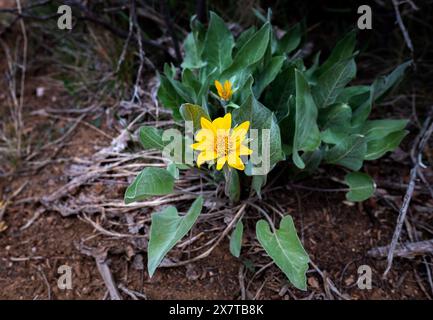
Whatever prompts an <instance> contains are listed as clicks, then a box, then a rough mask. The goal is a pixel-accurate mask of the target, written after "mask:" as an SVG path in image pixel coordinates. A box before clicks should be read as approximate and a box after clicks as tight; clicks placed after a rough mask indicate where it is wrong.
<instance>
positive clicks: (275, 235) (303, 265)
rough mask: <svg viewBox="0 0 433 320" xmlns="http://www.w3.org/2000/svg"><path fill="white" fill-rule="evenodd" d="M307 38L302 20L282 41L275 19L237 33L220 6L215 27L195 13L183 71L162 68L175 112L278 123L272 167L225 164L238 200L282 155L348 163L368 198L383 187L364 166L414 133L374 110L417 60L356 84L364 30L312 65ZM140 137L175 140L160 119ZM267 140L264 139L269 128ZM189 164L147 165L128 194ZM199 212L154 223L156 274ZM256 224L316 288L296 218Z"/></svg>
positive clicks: (164, 99)
mask: <svg viewBox="0 0 433 320" xmlns="http://www.w3.org/2000/svg"><path fill="white" fill-rule="evenodd" d="M302 36H303V32H302V27H301V25H299V24H298V25H295V26H294V27H293V28H291V29H290V30H289V31H288V32H286V33H285V34H284V35H283V36H282V37H281V38H280V39H278V38H277V36H276V34H275V32H274V30H273V28H272V26H271V24H270V17H268V19H267V21H265V22H264V23H263V25H262V26H261V27H260V28H258V29H256V28H255V27H251V28H249V29H247V30H245V31H243V32H242V33H241V34H240V35H238V36H237V37H234V36H233V34H232V33H231V31H230V30H229V29H228V28H227V26H226V24H225V23H224V21H223V20H222V19H221V18H220V17H219V16H218V15H216V14H215V13H211V14H210V22H209V26H208V28H205V27H204V26H203V25H202V24H200V23H199V22H198V21H197V20H196V19H194V18H193V19H192V21H191V33H190V34H188V36H187V37H186V39H185V41H184V50H185V58H184V61H183V63H182V65H181V70H180V76H178V71H179V70H178V69H177V68H175V67H174V66H173V65H171V66H169V65H166V66H165V68H164V73H163V74H162V75H160V87H159V92H158V97H159V100H160V101H161V103H162V105H163V106H165V107H166V108H169V109H171V110H172V112H173V117H174V119H176V120H179V121H181V120H189V121H192V122H193V124H194V130H195V131H197V129H199V128H200V127H201V124H200V119H201V118H202V117H204V118H206V119H215V118H218V117H222V116H224V114H227V113H231V116H232V119H233V127H234V126H235V125H239V124H241V123H243V122H245V121H249V123H250V128H254V129H268V130H269V134H270V139H269V140H268V141H269V159H270V167H269V170H268V171H267V172H265V173H263V174H260V175H254V174H253V168H254V166H255V165H256V164H255V163H252V162H251V161H249V160H246V162H245V170H243V171H239V170H233V169H228V170H225V171H224V173H225V174H224V177H225V179H226V193H227V195H228V196H229V197H230V199H231V200H233V201H237V200H239V196H240V190H241V186H240V183H241V181H248V182H249V183H250V187H251V189H252V190H254V191H255V192H256V193H257V194H258V195H259V196H260V191H261V188H262V187H263V186H264V184H265V183H266V176H267V173H269V171H270V170H272V169H273V168H274V167H275V165H276V164H277V163H278V162H281V161H284V162H286V163H287V165H288V166H290V168H291V172H292V173H293V174H294V175H304V174H311V173H312V172H314V171H315V170H316V169H317V168H318V167H319V165H321V164H331V165H337V166H341V167H344V168H345V169H347V170H348V171H350V172H349V173H348V174H347V176H346V178H345V180H344V181H345V183H346V184H347V185H348V193H347V194H346V197H347V199H348V200H350V201H363V200H365V199H367V198H369V197H370V196H371V195H372V194H373V192H374V189H375V185H374V182H373V180H372V179H371V177H369V176H368V175H367V174H365V173H361V172H358V171H359V170H360V169H361V168H362V166H363V163H364V161H369V160H376V159H378V158H380V157H382V156H383V155H384V154H385V153H387V152H389V151H392V150H394V149H395V148H396V147H397V146H398V145H399V144H400V142H401V140H402V139H403V138H404V137H405V135H406V134H407V131H406V130H405V126H406V124H407V120H389V119H383V120H369V119H368V118H369V115H370V112H371V109H372V107H373V105H374V104H375V103H376V102H377V101H379V100H380V99H382V98H383V97H384V96H385V94H387V93H388V92H389V91H390V90H391V89H392V88H393V87H394V86H395V85H396V84H397V83H398V82H399V80H400V79H401V78H402V76H403V74H404V72H405V70H406V69H407V68H408V66H409V65H410V62H405V63H403V64H402V65H400V66H398V67H397V68H395V70H394V71H392V72H391V73H390V74H389V75H386V76H382V77H379V78H378V79H377V80H375V81H374V82H373V83H372V84H371V85H350V82H351V81H352V80H353V79H354V78H355V76H356V63H355V57H356V55H357V52H356V51H355V43H356V34H355V32H350V33H348V34H347V35H346V36H344V37H343V38H342V39H341V40H340V41H339V42H338V43H337V44H336V46H335V48H334V49H333V50H332V52H331V54H330V55H329V57H327V59H325V60H324V61H323V62H322V63H320V62H319V61H320V60H319V54H316V55H315V57H314V59H313V63H312V65H309V66H306V65H305V63H304V61H303V59H302V58H301V57H302V50H300V49H299V47H300V44H301V42H302V41H301V40H302ZM215 81H219V82H221V83H224V82H225V81H229V82H230V83H231V84H232V85H233V87H234V90H233V95H230V100H229V101H226V99H220V97H221V95H220V97H219V96H218V94H219V92H218V91H217V89H216V88H215V86H214V83H215ZM140 139H141V141H142V144H143V146H145V147H146V148H156V149H159V150H162V149H163V148H164V146H166V145H167V143H166V142H164V141H163V139H162V133H161V132H160V131H158V130H156V129H155V128H151V127H143V128H141V131H140ZM258 141H259V144H260V143H261V142H260V141H262V139H261V137H260V136H259V139H258ZM259 150H260V146H259ZM185 168H187V167H185V165H183V164H176V163H174V164H172V165H170V166H169V168H168V171H169V172H171V173H172V175H170V174H168V173H167V171H165V170H164V169H154V170H153V171H152V172H150V171H149V170H148V169H144V171H143V173H142V174H140V175H139V176H138V177H137V179H136V180H135V181H134V182H133V184H132V185H131V186H130V187H129V188H128V190H127V192H126V195H125V199H126V201H127V202H131V201H137V200H141V199H143V198H144V197H147V196H149V195H157V194H161V193H168V192H170V191H171V190H172V189H173V182H174V180H175V179H176V178H175V176H174V175H173V174H177V176H178V170H179V169H180V170H182V169H185ZM149 174H150V175H151V176H149ZM241 176H242V179H240V177H241ZM248 176H250V178H249V179H245V177H248ZM144 177H146V178H144ZM149 181H152V182H151V183H150V182H149ZM158 183H159V184H158ZM155 184H157V185H155ZM199 201H200V207H201V200H199ZM194 206H195V207H197V204H194ZM193 211H194V212H196V211H197V208H195V209H194V210H193ZM164 212H166V215H165V216H164ZM197 216H198V214H190V213H188V214H187V216H185V217H183V218H182V217H179V216H178V215H177V211H176V210H175V208H171V209H166V210H165V211H163V212H161V213H158V214H155V215H154V218H152V222H153V223H156V224H157V225H156V226H155V225H152V232H151V236H150V244H149V247H151V248H152V252H149V254H150V255H152V253H153V254H154V256H151V257H149V261H151V269H152V270H151V271H152V273H153V271H154V270H155V268H156V266H157V263H159V262H160V261H161V259H162V257H163V255H164V254H166V253H167V252H168V250H169V249H171V248H172V247H173V246H174V244H175V242H176V241H177V240H179V239H180V238H181V237H182V236H183V235H184V234H185V233H186V231H187V230H186V229H185V228H186V227H188V230H189V228H190V227H191V226H192V224H193V222H194V221H195V219H196V218H197ZM164 219H168V220H169V221H167V220H164ZM192 219H194V221H192ZM161 221H162V222H161ZM162 223H163V224H162ZM165 224H167V225H171V226H173V228H174V226H178V227H176V228H174V231H173V234H170V235H168V236H166V237H165V238H167V239H165V240H164V239H163V238H164V237H160V236H158V235H155V234H156V233H155V230H157V229H160V228H162V227H163V225H165ZM167 230H168V229H167ZM179 230H181V231H182V232H181V231H179ZM185 230H186V231H185ZM242 230H243V225H242V222H240V221H239V222H238V224H237V227H236V228H235V232H234V234H233V235H232V240H231V243H230V248H231V252H232V253H233V254H234V255H236V256H238V255H239V253H240V244H241V241H242ZM256 232H257V238H258V240H259V242H260V244H261V245H262V246H263V248H264V249H265V251H266V252H267V253H268V254H269V256H270V257H271V258H272V259H273V260H274V262H275V263H276V264H277V266H279V267H280V268H281V269H282V270H283V272H284V273H285V274H286V275H287V277H288V279H289V280H290V281H291V283H292V284H294V285H295V286H296V287H297V288H300V289H306V279H305V272H306V270H307V268H308V261H309V259H308V255H307V253H306V252H305V250H304V249H303V247H302V244H301V242H300V241H299V239H298V237H297V235H296V230H295V227H294V224H293V221H292V219H291V218H290V217H285V218H283V219H282V220H281V223H280V229H277V228H276V227H275V226H273V225H272V223H271V222H270V221H265V220H260V221H259V222H258V223H257V226H256ZM158 248H161V250H162V251H161V250H159V249H158ZM161 252H162V253H163V254H162V255H161Z"/></svg>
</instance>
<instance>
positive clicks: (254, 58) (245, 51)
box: [220, 23, 270, 86]
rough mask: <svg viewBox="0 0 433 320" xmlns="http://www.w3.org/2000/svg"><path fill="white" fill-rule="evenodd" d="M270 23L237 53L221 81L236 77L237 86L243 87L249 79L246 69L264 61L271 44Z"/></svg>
mask: <svg viewBox="0 0 433 320" xmlns="http://www.w3.org/2000/svg"><path fill="white" fill-rule="evenodd" d="M269 28H270V25H269V23H265V24H264V25H263V26H262V27H261V28H260V29H259V30H258V31H257V32H256V33H255V34H254V36H252V37H251V38H250V39H249V40H248V41H247V42H246V43H245V44H244V45H243V46H242V47H241V48H240V49H239V51H238V52H237V53H236V55H235V57H234V59H233V63H232V64H231V65H230V67H229V68H228V69H227V70H225V71H224V72H223V74H222V75H221V77H220V78H221V79H223V80H224V79H230V78H232V77H235V78H236V79H235V83H236V85H239V86H241V85H242V84H243V82H244V81H245V80H246V79H247V78H248V74H247V75H243V76H242V74H243V73H245V71H246V69H247V68H248V67H249V66H251V65H252V64H254V63H256V62H258V61H259V60H261V59H263V56H264V54H265V52H266V48H267V46H268V42H269Z"/></svg>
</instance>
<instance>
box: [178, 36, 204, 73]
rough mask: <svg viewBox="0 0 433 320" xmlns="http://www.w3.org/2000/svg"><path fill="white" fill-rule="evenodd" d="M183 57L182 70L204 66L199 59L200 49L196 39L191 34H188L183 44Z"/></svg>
mask: <svg viewBox="0 0 433 320" xmlns="http://www.w3.org/2000/svg"><path fill="white" fill-rule="evenodd" d="M183 48H184V51H185V57H184V59H183V62H182V65H181V67H182V68H184V69H197V68H201V67H203V66H205V65H206V63H205V62H204V61H202V59H201V53H202V51H201V50H202V49H203V48H200V45H199V43H198V39H197V37H196V36H195V35H194V33H193V32H190V33H189V34H188V35H187V37H186V38H185V41H184V43H183Z"/></svg>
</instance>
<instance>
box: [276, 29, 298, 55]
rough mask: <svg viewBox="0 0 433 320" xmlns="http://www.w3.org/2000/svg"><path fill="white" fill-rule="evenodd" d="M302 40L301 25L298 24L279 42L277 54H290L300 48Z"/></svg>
mask: <svg viewBox="0 0 433 320" xmlns="http://www.w3.org/2000/svg"><path fill="white" fill-rule="evenodd" d="M301 38H302V33H301V25H300V24H299V23H297V24H295V25H294V26H293V27H292V28H290V30H289V31H287V32H286V33H285V34H284V36H283V37H282V38H281V39H280V40H279V41H278V42H277V49H276V52H275V54H290V53H291V52H292V51H293V50H295V49H296V48H297V47H298V46H299V44H300V43H301Z"/></svg>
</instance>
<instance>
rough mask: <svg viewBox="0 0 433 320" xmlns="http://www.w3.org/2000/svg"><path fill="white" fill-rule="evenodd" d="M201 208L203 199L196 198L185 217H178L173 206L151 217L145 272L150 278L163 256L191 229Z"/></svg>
mask: <svg viewBox="0 0 433 320" xmlns="http://www.w3.org/2000/svg"><path fill="white" fill-rule="evenodd" d="M202 206H203V198H202V197H201V196H200V197H199V198H197V199H196V200H195V201H194V202H193V204H192V205H191V208H190V209H189V210H188V212H187V214H186V215H185V216H179V214H178V212H177V209H176V208H175V207H173V206H170V207H167V208H166V209H164V210H162V211H161V212H157V213H154V214H153V215H152V225H151V227H150V237H149V246H148V248H147V259H148V260H147V270H148V273H149V277H152V276H153V274H154V272H155V270H156V268H157V267H158V266H159V264H160V263H161V261H162V259H164V257H165V255H166V254H167V253H168V251H170V249H172V248H173V247H174V245H175V244H176V243H177V242H178V241H179V240H180V239H182V238H183V237H184V236H185V235H186V234H187V233H188V231H189V230H190V229H191V228H192V226H193V224H194V223H195V221H196V220H197V218H198V216H199V214H200V212H201V209H202Z"/></svg>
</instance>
